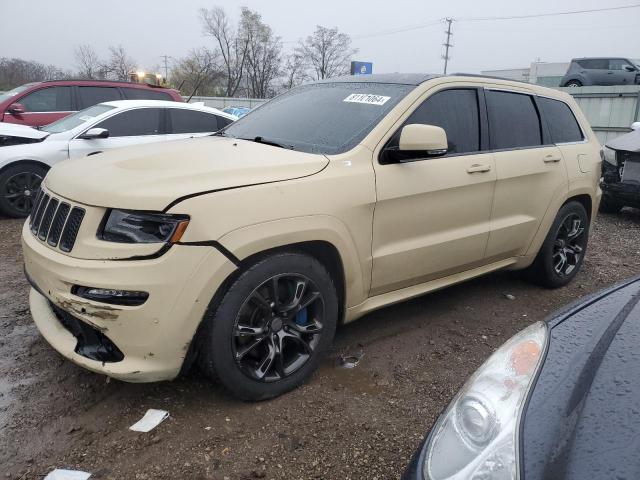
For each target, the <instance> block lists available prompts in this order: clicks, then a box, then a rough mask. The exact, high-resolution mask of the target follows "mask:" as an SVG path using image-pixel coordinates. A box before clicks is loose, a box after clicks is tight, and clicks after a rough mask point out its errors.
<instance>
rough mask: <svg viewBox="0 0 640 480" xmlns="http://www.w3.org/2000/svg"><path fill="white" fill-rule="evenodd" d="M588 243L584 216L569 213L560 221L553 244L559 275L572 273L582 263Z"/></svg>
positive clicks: (554, 259) (554, 258) (555, 266)
mask: <svg viewBox="0 0 640 480" xmlns="http://www.w3.org/2000/svg"><path fill="white" fill-rule="evenodd" d="M586 244H587V238H586V235H585V227H584V225H583V220H582V218H580V216H579V215H578V214H576V213H571V214H569V215H567V216H566V217H565V218H564V220H563V221H562V222H561V223H560V226H559V228H558V230H557V232H556V240H555V242H554V244H553V257H552V258H553V269H554V270H555V272H556V273H557V274H558V275H559V276H561V277H564V276H567V275H571V273H572V272H573V271H574V270H575V269H576V268H577V267H578V265H580V262H581V261H582V255H583V252H584V249H585V247H586Z"/></svg>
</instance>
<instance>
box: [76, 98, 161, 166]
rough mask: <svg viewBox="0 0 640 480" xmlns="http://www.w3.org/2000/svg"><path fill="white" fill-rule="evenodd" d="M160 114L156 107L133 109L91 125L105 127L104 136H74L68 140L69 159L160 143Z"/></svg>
mask: <svg viewBox="0 0 640 480" xmlns="http://www.w3.org/2000/svg"><path fill="white" fill-rule="evenodd" d="M164 123H165V120H164V114H163V109H160V108H137V109H134V110H126V111H124V112H119V113H116V114H115V115H113V116H111V117H109V118H107V119H105V120H103V121H101V122H99V123H97V124H95V125H93V126H92V127H91V128H105V129H107V130H108V131H109V137H108V138H94V139H83V138H79V137H76V138H74V139H73V140H71V142H69V158H78V157H84V156H87V155H94V154H96V153H100V152H103V151H105V150H110V149H112V148H118V147H126V146H129V145H140V144H144V143H154V142H161V141H164V140H165V139H166V137H167V136H166V135H165V134H164V131H165V128H164Z"/></svg>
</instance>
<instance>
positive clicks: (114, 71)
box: [100, 45, 136, 80]
mask: <svg viewBox="0 0 640 480" xmlns="http://www.w3.org/2000/svg"><path fill="white" fill-rule="evenodd" d="M100 68H101V69H102V71H103V72H104V74H105V76H106V77H108V78H110V79H113V80H129V78H130V76H131V73H132V72H134V71H135V69H136V61H135V60H134V59H133V58H131V57H130V56H129V55H128V54H127V52H126V51H125V49H124V47H123V46H122V45H118V46H117V47H114V46H111V47H109V59H108V60H107V62H105V63H103V64H102V65H100Z"/></svg>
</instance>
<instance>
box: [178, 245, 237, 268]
mask: <svg viewBox="0 0 640 480" xmlns="http://www.w3.org/2000/svg"><path fill="white" fill-rule="evenodd" d="M176 245H185V246H191V247H213V248H215V249H216V250H218V251H219V252H220V253H221V254H223V255H224V256H225V257H227V259H228V260H229V261H230V262H231V263H233V264H234V265H235V266H236V267H239V266H240V259H239V258H238V257H236V256H235V255H234V254H233V253H232V252H231V251H230V250H228V249H227V248H226V247H225V246H224V245H222V244H221V243H220V242H217V241H215V240H205V241H202V242H177V243H176Z"/></svg>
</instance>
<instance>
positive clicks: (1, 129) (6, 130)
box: [0, 122, 49, 140]
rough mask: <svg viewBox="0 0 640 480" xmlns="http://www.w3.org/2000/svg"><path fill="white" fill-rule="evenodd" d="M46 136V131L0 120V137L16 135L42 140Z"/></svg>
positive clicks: (47, 134)
mask: <svg viewBox="0 0 640 480" xmlns="http://www.w3.org/2000/svg"><path fill="white" fill-rule="evenodd" d="M48 136H49V133H48V132H42V131H40V130H37V129H35V128H33V127H28V126H26V125H18V124H17V123H6V122H0V137H18V138H26V139H30V140H42V139H44V138H46V137H48Z"/></svg>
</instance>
